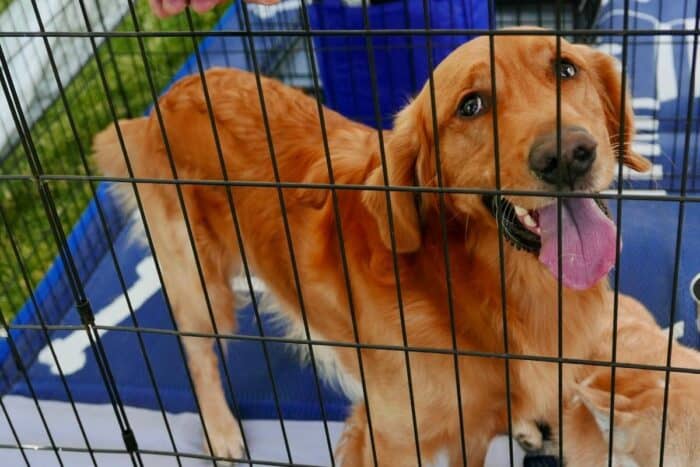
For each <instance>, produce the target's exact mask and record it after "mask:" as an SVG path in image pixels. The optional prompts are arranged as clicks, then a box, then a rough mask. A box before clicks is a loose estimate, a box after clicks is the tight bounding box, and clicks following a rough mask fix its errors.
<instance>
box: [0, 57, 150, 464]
mask: <svg viewBox="0 0 700 467" xmlns="http://www.w3.org/2000/svg"><path fill="white" fill-rule="evenodd" d="M0 63H1V64H2V68H3V70H4V72H5V75H6V77H3V78H2V86H3V90H4V91H5V94H6V97H7V100H8V102H14V107H15V109H14V110H13V112H17V115H16V116H15V114H14V113H13V119H14V120H15V123H16V124H17V125H18V126H17V131H18V133H19V134H20V137H21V138H22V141H23V145H24V147H25V153H26V157H27V160H28V162H29V164H30V166H31V168H32V174H33V176H34V177H35V178H36V179H37V184H36V186H37V189H38V191H39V195H40V198H41V202H42V206H43V208H44V211H45V212H46V215H47V218H48V220H49V223H50V225H51V230H52V235H53V237H54V240H55V242H56V245H57V247H58V250H59V254H60V255H61V259H62V260H63V264H64V265H66V267H65V273H66V276H67V277H68V279H69V280H68V284H69V286H70V289H71V293H72V294H73V297H74V300H75V303H76V304H77V307H78V310H79V311H80V310H82V311H83V313H81V320H82V322H83V325H84V328H85V332H86V334H87V337H88V340H89V342H90V348H91V349H92V350H93V353H94V354H95V360H96V362H97V366H98V369H99V371H100V375H101V377H102V379H103V382H104V383H105V389H106V390H107V393H108V395H109V397H110V402H111V403H112V408H113V409H114V413H115V416H116V419H117V422H118V424H119V428H120V430H121V432H122V435H123V437H124V441H125V443H127V444H128V445H131V444H132V442H133V446H135V445H136V441H135V439H134V438H133V431H132V430H131V427H130V425H129V421H128V419H127V418H126V412H125V411H124V406H123V405H122V403H121V399H120V397H119V394H118V393H117V392H116V386H115V384H114V379H113V377H112V374H111V371H110V369H109V366H108V363H107V361H106V355H105V353H104V348H103V347H102V345H101V341H100V337H99V333H98V332H97V331H96V330H95V329H94V322H91V317H92V311H91V310H90V303H89V301H88V300H87V298H86V296H85V293H84V290H83V289H82V284H81V282H80V278H79V276H78V274H77V271H76V269H75V264H74V263H73V261H72V255H71V252H70V250H69V248H68V245H67V242H66V238H65V235H64V233H63V229H62V226H61V224H60V221H59V220H58V217H57V214H56V207H55V206H54V205H53V200H52V198H51V192H50V190H49V188H48V184H47V183H46V182H45V181H40V180H39V177H40V176H41V175H43V171H42V168H41V162H40V161H39V159H38V156H37V154H36V149H35V147H34V145H33V141H32V138H31V133H30V132H29V126H28V125H27V122H26V120H25V118H24V115H23V114H22V112H21V107H20V106H19V99H18V97H17V93H16V90H15V86H14V83H13V82H12V76H11V74H10V69H9V66H8V63H7V60H6V58H5V53H4V51H3V50H2V47H0ZM0 76H2V74H0ZM6 80H7V81H6ZM93 332H94V336H93ZM128 452H129V455H130V458H131V460H132V463H133V464H134V465H136V461H138V463H139V464H141V458H140V454H139V453H138V451H137V450H129V451H128Z"/></svg>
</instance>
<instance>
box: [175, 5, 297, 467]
mask: <svg viewBox="0 0 700 467" xmlns="http://www.w3.org/2000/svg"><path fill="white" fill-rule="evenodd" d="M185 14H186V16H187V25H188V27H189V28H190V32H194V24H193V22H192V13H191V12H190V9H189V7H188V8H187V9H186V10H185ZM191 37H192V48H193V50H194V54H195V57H196V60H197V69H198V72H199V76H200V79H201V81H202V92H203V93H204V100H205V103H206V106H207V113H208V116H209V121H210V123H211V128H212V137H213V138H214V145H215V146H216V153H217V157H218V158H219V165H220V167H221V176H222V178H223V180H224V181H228V170H227V168H226V161H225V159H224V155H223V149H222V147H221V140H220V139H219V131H218V128H217V125H216V120H215V118H214V109H213V107H212V102H211V96H210V94H209V87H208V86H207V80H206V75H205V72H204V66H203V64H202V57H201V56H200V53H199V47H198V46H197V41H196V39H195V36H194V34H193V35H192V36H191ZM226 198H227V202H228V207H229V211H230V213H231V220H232V222H233V226H234V230H235V232H236V240H237V242H238V249H239V251H240V254H241V262H242V264H243V272H244V274H245V278H246V283H247V285H248V290H249V293H250V300H251V303H252V306H253V312H254V314H255V322H256V324H257V327H258V332H259V333H260V336H262V337H264V336H265V331H264V329H263V326H262V318H261V316H260V312H259V309H258V303H257V298H256V296H255V290H254V288H253V281H252V278H251V275H250V269H249V267H248V259H247V256H246V253H245V246H244V242H243V236H242V234H241V231H240V224H239V221H238V214H237V212H236V208H235V205H234V201H233V193H232V190H231V186H230V185H228V186H226ZM261 345H262V349H263V355H264V357H265V367H266V369H267V373H268V377H269V378H270V385H271V388H272V396H273V399H274V403H275V410H276V411H277V418H278V419H279V423H280V429H281V430H282V439H283V442H284V449H285V452H286V454H287V459H288V460H289V462H290V463H291V462H292V452H291V450H290V448H289V440H288V438H287V430H286V428H285V424H284V418H283V416H282V409H281V405H280V402H279V396H278V393H277V384H276V383H275V377H274V375H273V372H272V366H271V363H270V354H269V351H268V348H267V343H266V342H265V341H264V340H262V341H261Z"/></svg>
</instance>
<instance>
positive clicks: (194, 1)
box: [190, 0, 223, 13]
mask: <svg viewBox="0 0 700 467" xmlns="http://www.w3.org/2000/svg"><path fill="white" fill-rule="evenodd" d="M222 2H223V0H191V1H190V7H191V8H192V9H193V10H194V11H196V12H197V13H204V12H205V11H209V10H211V9H212V8H214V7H215V6H216V5H218V4H219V3H222Z"/></svg>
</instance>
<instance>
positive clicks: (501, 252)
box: [489, 1, 513, 467]
mask: <svg viewBox="0 0 700 467" xmlns="http://www.w3.org/2000/svg"><path fill="white" fill-rule="evenodd" d="M493 14H494V5H493V2H492V1H490V2H489V16H493ZM489 64H490V67H489V71H490V78H491V95H492V99H493V113H492V114H491V117H492V120H491V125H492V127H493V150H494V152H493V154H494V170H495V174H496V177H495V178H496V193H497V194H496V196H498V197H499V199H500V197H501V155H500V138H499V132H498V93H497V92H498V90H497V86H496V44H495V38H494V34H493V31H492V30H489ZM501 209H502V208H501V203H500V202H498V203H496V220H497V221H496V223H497V228H498V266H499V285H500V288H501V321H502V322H503V352H504V354H505V355H506V356H505V359H504V361H503V363H504V371H505V375H504V377H505V384H506V414H507V416H508V461H509V464H510V467H513V414H512V401H511V384H510V359H509V354H510V350H509V349H510V345H509V343H508V309H507V303H506V271H505V248H504V245H503V236H504V232H503V222H502V215H501Z"/></svg>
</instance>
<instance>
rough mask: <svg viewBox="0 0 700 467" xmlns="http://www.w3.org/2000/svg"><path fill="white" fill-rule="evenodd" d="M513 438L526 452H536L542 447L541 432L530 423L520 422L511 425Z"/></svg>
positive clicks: (533, 423) (534, 424) (535, 425)
mask: <svg viewBox="0 0 700 467" xmlns="http://www.w3.org/2000/svg"><path fill="white" fill-rule="evenodd" d="M513 437H514V438H515V440H516V441H517V442H518V444H519V445H520V447H522V448H523V449H524V450H525V451H526V452H537V451H540V450H541V449H542V447H543V446H544V440H543V438H542V432H541V431H540V429H539V428H538V426H537V424H536V423H535V422H532V421H520V422H517V423H515V424H514V425H513Z"/></svg>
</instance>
